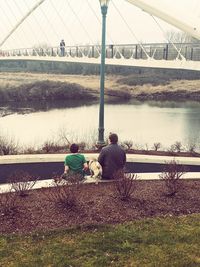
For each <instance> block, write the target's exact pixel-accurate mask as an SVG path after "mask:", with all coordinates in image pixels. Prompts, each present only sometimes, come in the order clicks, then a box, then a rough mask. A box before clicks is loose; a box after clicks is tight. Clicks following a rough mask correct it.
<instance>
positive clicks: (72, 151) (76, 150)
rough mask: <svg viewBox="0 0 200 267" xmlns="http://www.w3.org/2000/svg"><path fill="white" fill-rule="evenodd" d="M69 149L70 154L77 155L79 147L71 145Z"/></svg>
mask: <svg viewBox="0 0 200 267" xmlns="http://www.w3.org/2000/svg"><path fill="white" fill-rule="evenodd" d="M69 149H70V152H71V153H77V152H78V150H79V146H78V145H77V144H71V146H70V148H69Z"/></svg>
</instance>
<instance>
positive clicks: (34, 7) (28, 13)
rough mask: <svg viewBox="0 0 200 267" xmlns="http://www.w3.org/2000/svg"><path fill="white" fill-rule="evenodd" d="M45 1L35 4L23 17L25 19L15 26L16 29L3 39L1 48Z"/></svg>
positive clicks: (0, 44)
mask: <svg viewBox="0 0 200 267" xmlns="http://www.w3.org/2000/svg"><path fill="white" fill-rule="evenodd" d="M44 1H45V0H39V2H38V3H37V4H35V5H34V6H33V7H32V8H31V10H29V11H28V12H27V13H26V14H25V16H23V18H21V19H20V20H19V21H18V23H17V24H16V25H15V26H14V28H12V30H11V31H10V32H9V33H8V34H7V35H6V37H5V38H4V39H3V41H1V43H0V47H1V46H2V45H3V44H4V43H5V42H6V40H7V39H8V38H9V37H10V36H11V35H12V34H13V32H14V31H15V30H16V29H17V28H18V27H19V26H20V25H21V24H22V23H23V22H24V20H25V19H26V18H27V17H28V16H30V14H31V13H32V12H33V11H34V10H35V9H36V8H38V7H39V6H40V5H41V4H42V3H43V2H44Z"/></svg>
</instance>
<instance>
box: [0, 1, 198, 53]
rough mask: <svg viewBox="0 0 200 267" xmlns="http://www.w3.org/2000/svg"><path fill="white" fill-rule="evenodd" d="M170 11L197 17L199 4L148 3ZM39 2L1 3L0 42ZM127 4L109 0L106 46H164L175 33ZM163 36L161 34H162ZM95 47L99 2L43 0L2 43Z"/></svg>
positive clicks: (97, 38) (98, 27) (9, 45)
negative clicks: (168, 36)
mask: <svg viewBox="0 0 200 267" xmlns="http://www.w3.org/2000/svg"><path fill="white" fill-rule="evenodd" d="M151 1H153V2H154V3H156V4H157V5H158V6H161V5H162V6H165V5H166V6H169V7H170V8H171V9H172V10H173V11H176V12H179V13H181V14H182V15H183V17H185V14H187V11H188V12H192V13H193V15H194V16H199V15H200V0H149V2H151ZM37 2H38V0H0V22H1V23H0V42H1V41H2V40H3V39H4V38H5V37H6V35H7V34H8V33H9V31H10V30H11V29H12V28H13V27H14V26H15V25H16V24H17V23H18V22H19V20H20V19H21V18H22V17H23V16H24V15H25V14H26V13H27V12H28V11H29V10H30V9H31V7H33V6H34V5H35V4H36V3H37ZM156 20H157V23H158V24H159V26H158V25H157V23H156V22H155V20H154V19H153V18H152V17H151V16H150V15H149V14H147V13H146V12H144V11H142V10H141V9H139V8H137V7H135V6H134V5H132V4H130V3H128V2H127V1H126V0H111V1H110V3H109V7H108V15H107V43H114V44H118V43H121V44H131V43H132V44H134V43H137V42H138V41H139V42H146V43H148V42H165V41H166V39H165V37H166V32H168V31H176V30H177V29H176V28H174V27H172V26H171V25H169V24H167V23H165V22H163V21H161V20H159V19H156ZM163 32H164V33H163ZM61 39H65V42H66V45H75V44H95V43H100V39H101V12H100V5H99V1H98V0H73V1H72V0H46V1H45V2H44V3H43V4H42V5H41V6H40V7H39V8H38V9H37V10H35V11H34V12H33V13H32V14H31V15H30V16H29V17H28V18H27V19H26V20H25V21H24V22H23V24H22V25H21V26H20V27H19V28H18V29H17V30H16V31H15V32H14V33H13V34H12V36H11V37H10V38H9V39H8V40H7V41H6V42H5V44H4V45H3V47H2V48H4V49H9V48H19V47H21V48H22V47H33V46H34V45H39V44H48V45H50V46H57V45H58V44H59V42H60V40H61Z"/></svg>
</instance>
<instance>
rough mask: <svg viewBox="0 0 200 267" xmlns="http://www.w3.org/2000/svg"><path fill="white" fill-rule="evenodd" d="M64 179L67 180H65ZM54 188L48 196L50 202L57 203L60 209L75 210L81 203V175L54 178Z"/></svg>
mask: <svg viewBox="0 0 200 267" xmlns="http://www.w3.org/2000/svg"><path fill="white" fill-rule="evenodd" d="M63 177H64V178H65V179H63ZM53 180H54V188H52V189H50V190H51V191H49V192H48V193H47V194H46V198H47V200H48V201H50V202H53V203H55V204H56V205H57V206H58V207H60V208H64V209H65V208H67V209H68V210H73V209H74V208H75V207H77V206H78V204H79V203H80V201H79V192H80V186H81V179H80V175H79V174H77V175H76V174H73V175H70V174H67V175H66V176H62V177H60V176H57V175H55V176H54V177H53Z"/></svg>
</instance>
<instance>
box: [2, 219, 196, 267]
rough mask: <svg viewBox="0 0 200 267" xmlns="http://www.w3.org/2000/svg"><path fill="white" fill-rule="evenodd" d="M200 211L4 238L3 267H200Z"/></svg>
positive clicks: (4, 236) (5, 236)
mask: <svg viewBox="0 0 200 267" xmlns="http://www.w3.org/2000/svg"><path fill="white" fill-rule="evenodd" d="M199 248H200V214H197V215H190V216H183V217H166V218H154V219H146V220H140V221H135V222H131V223H125V224H121V225H113V226H111V225H107V226H100V227H99V226H98V227H97V226H88V227H87V228H81V227H80V228H78V229H77V228H76V229H71V230H62V231H56V232H49V233H34V234H29V235H21V236H20V235H18V236H17V235H1V236H0V266H6V267H11V266H12V267H14V266H16V267H18V266H20V267H25V266H29V267H35V266H40V267H42V266H48V267H53V266H56V267H67V266H77V267H82V266H92V267H93V266H97V267H101V266H102V267H105V266H120V267H122V266H162V267H165V266H170V267H173V266H181V267H182V266H187V267H189V266H191V267H194V266H200V250H199Z"/></svg>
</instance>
